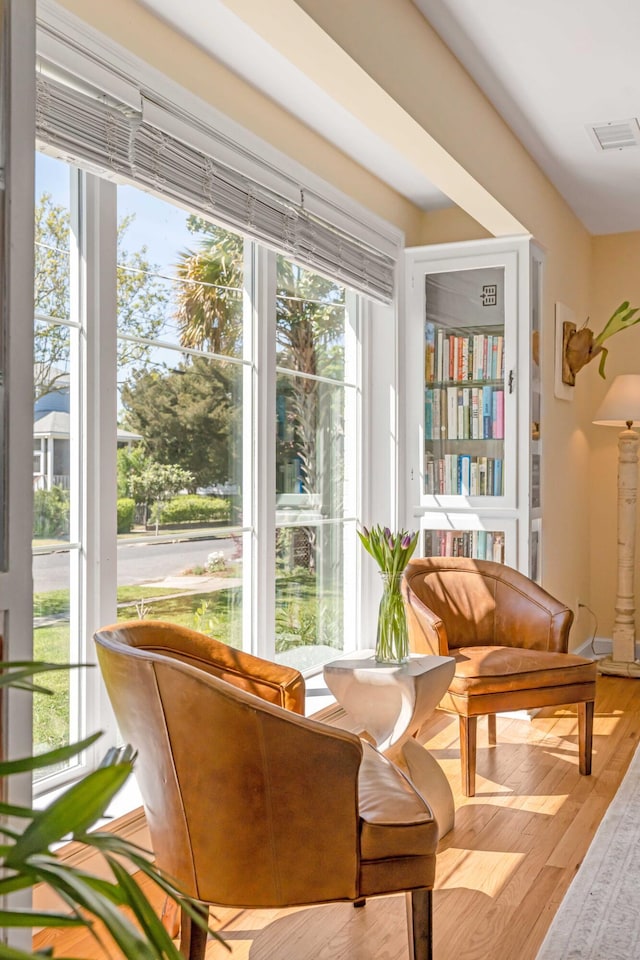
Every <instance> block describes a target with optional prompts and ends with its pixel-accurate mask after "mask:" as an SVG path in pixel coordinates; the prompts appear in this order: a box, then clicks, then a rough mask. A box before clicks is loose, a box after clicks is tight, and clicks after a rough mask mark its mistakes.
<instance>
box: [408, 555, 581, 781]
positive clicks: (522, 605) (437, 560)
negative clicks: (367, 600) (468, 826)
mask: <svg viewBox="0 0 640 960" xmlns="http://www.w3.org/2000/svg"><path fill="white" fill-rule="evenodd" d="M402 590H403V596H404V602H405V609H406V611H407V620H408V627H409V641H410V645H411V649H412V650H414V651H415V652H417V653H435V654H439V655H441V656H453V657H455V660H456V671H455V674H454V678H453V680H452V682H451V684H450V686H449V689H448V691H447V694H446V696H445V697H444V698H443V700H442V701H441V702H440V708H441V709H443V710H446V711H448V712H450V713H457V714H459V716H460V759H461V762H462V784H463V790H464V793H465V795H466V796H467V797H472V796H474V794H475V769H476V726H477V719H478V716H482V715H484V714H488V716H489V743H491V744H495V742H496V724H495V715H496V713H498V712H500V711H504V710H520V709H533V708H536V707H548V706H557V705H559V704H565V703H577V705H578V741H579V747H578V750H579V767H580V773H582V774H586V775H588V774H590V773H591V747H592V733H593V708H594V701H595V696H596V665H595V663H594V662H593V661H591V660H587V659H584V658H583V657H578V656H575V655H574V654H570V653H567V645H568V640H569V630H570V628H571V623H572V621H573V613H572V611H571V610H570V609H569V608H568V607H565V606H564V604H562V603H559V602H558V601H557V600H554V598H553V597H552V596H551V595H550V594H548V593H547V592H546V591H545V590H543V589H542V587H540V586H538V584H536V583H534V582H533V581H532V580H529V578H528V577H525V576H524V575H523V574H521V573H519V572H518V571H517V570H513V569H511V568H510V567H507V566H505V565H504V564H501V563H494V562H493V561H489V560H471V559H467V558H463V557H429V558H424V559H416V560H412V561H411V562H410V563H409V564H408V566H407V568H406V570H405V575H404V579H403V584H402Z"/></svg>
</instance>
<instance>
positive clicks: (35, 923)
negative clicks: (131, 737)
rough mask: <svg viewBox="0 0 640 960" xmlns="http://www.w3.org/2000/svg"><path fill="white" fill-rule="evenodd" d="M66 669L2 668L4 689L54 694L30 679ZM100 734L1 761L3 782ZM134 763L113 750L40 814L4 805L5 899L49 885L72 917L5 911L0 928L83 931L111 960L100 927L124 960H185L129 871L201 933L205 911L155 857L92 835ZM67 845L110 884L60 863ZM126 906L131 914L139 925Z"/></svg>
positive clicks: (1, 886)
mask: <svg viewBox="0 0 640 960" xmlns="http://www.w3.org/2000/svg"><path fill="white" fill-rule="evenodd" d="M66 669H69V667H68V666H66V665H60V664H48V663H42V662H33V661H21V662H18V661H13V662H0V689H2V688H3V687H4V688H6V687H14V688H16V689H21V690H25V691H28V692H30V693H34V692H39V693H45V694H48V693H50V691H49V690H48V689H47V688H46V687H44V686H42V685H41V684H40V683H36V682H34V680H33V678H34V677H35V676H36V675H38V674H42V673H46V672H48V671H51V670H66ZM100 735H101V734H99V733H97V734H94V735H93V736H91V737H88V738H86V739H85V740H83V741H81V742H79V743H75V744H71V745H69V746H65V747H60V748H58V749H55V750H51V751H49V752H47V753H43V754H40V755H39V756H27V757H22V758H18V759H14V760H0V780H4V778H5V777H9V776H13V775H16V774H20V773H26V772H30V771H32V770H36V769H40V768H43V767H46V766H49V765H50V764H53V763H59V762H61V761H64V760H68V759H69V758H71V757H74V756H77V755H78V754H80V753H81V752H82V751H83V750H85V749H86V748H87V747H88V746H90V745H91V744H92V743H94V742H95V741H96V740H97V739H98V737H100ZM134 759H135V758H134V754H133V751H132V749H131V748H130V747H129V746H126V747H122V748H120V749H113V750H110V751H108V753H107V755H106V757H105V759H104V761H103V763H102V765H101V766H100V767H98V769H97V770H94V771H93V772H92V773H89V774H87V775H86V776H84V777H83V778H82V779H81V780H79V781H77V782H76V783H74V784H73V785H72V786H70V787H69V788H68V789H67V790H65V791H64V793H62V794H61V795H60V796H59V797H57V798H56V799H55V800H54V801H53V802H52V803H50V804H49V805H48V806H47V807H45V808H44V809H42V810H36V809H34V808H33V807H21V806H17V805H15V804H12V803H6V802H1V803H0V816H1V817H2V822H1V823H0V833H1V834H2V841H1V842H0V897H1V896H3V895H6V894H10V893H15V892H17V891H20V890H26V889H28V888H31V887H34V886H35V885H36V884H40V883H44V884H46V885H47V886H48V887H50V888H51V889H52V890H53V891H54V892H55V893H56V894H57V895H58V897H59V898H60V899H61V900H62V901H63V903H64V904H65V905H66V907H67V910H68V912H65V911H59V912H54V911H46V912H38V911H35V910H31V909H26V908H25V909H21V908H16V909H6V910H0V927H14V928H15V927H23V928H24V927H78V926H84V927H86V928H87V929H88V930H89V931H90V932H91V933H92V934H93V935H94V936H95V938H96V939H97V940H98V941H99V942H101V943H103V945H104V947H105V957H106V956H109V955H110V951H109V949H108V944H104V942H103V934H102V933H100V932H98V929H97V928H98V927H99V926H101V927H102V928H103V930H105V931H106V932H107V933H108V934H109V935H110V937H111V938H112V940H113V942H114V943H115V944H116V945H117V946H118V947H119V949H120V950H121V952H122V954H123V955H124V956H125V957H128V958H131V960H182V957H181V954H180V953H179V951H178V949H177V947H176V946H175V944H174V943H173V941H172V939H171V936H170V934H169V933H168V931H167V930H166V929H165V927H164V926H163V924H162V922H161V920H160V919H159V918H158V917H157V915H156V912H155V910H154V908H153V906H152V905H151V903H150V902H149V901H148V900H147V898H146V896H145V895H144V893H143V892H142V890H141V889H140V887H139V886H138V884H137V883H136V881H135V879H134V878H133V877H132V876H131V874H130V872H129V869H127V867H129V868H130V869H133V870H135V871H140V872H141V873H143V874H145V875H146V876H147V877H149V878H150V879H151V880H153V882H154V883H156V884H157V885H158V887H159V888H160V889H161V890H162V891H163V892H164V894H165V895H166V896H167V897H168V898H169V900H170V901H173V902H175V903H176V904H178V906H179V907H184V909H185V910H186V911H187V912H188V913H189V915H190V916H191V917H192V918H193V920H194V921H195V922H196V923H197V924H198V925H199V926H201V927H202V928H207V926H208V925H207V920H206V915H205V914H203V912H202V906H201V904H200V903H198V902H197V901H195V900H192V899H191V898H189V897H185V896H184V895H183V894H182V893H181V891H180V890H179V889H178V888H177V887H176V885H175V884H174V883H173V881H172V880H171V878H170V877H167V876H166V875H165V874H164V873H162V871H160V870H158V868H157V867H156V866H155V865H154V863H153V860H152V856H151V854H150V853H148V852H147V851H145V850H143V849H142V848H140V847H138V846H136V845H135V844H132V843H130V842H128V841H126V840H122V839H121V838H120V837H118V836H116V835H115V834H111V833H107V832H103V831H102V830H100V831H92V827H93V826H94V825H95V824H96V823H97V821H98V820H100V819H101V818H102V817H103V816H104V813H105V810H106V809H107V807H108V805H109V803H110V801H111V800H112V798H113V797H114V796H115V795H116V793H117V792H118V790H119V789H120V788H121V787H122V785H123V784H124V782H125V781H126V780H127V778H128V777H129V776H130V775H131V773H132V771H133V763H134ZM69 838H71V839H73V840H77V841H79V842H81V843H83V844H86V845H87V846H90V847H93V848H94V849H96V850H98V851H99V852H100V854H101V855H102V857H103V859H104V862H105V864H106V866H107V867H108V871H109V875H110V876H109V879H102V878H101V877H98V876H94V875H92V874H90V873H88V872H87V871H85V870H82V869H79V868H76V867H74V866H72V865H69V864H67V863H63V862H61V861H59V860H58V859H57V858H56V856H55V853H54V852H53V849H52V848H53V847H54V845H55V844H57V843H60V842H61V841H63V840H67V839H69ZM121 907H128V908H129V911H130V912H131V913H132V914H133V917H134V918H135V921H136V922H135V923H134V922H132V921H131V920H130V919H129V918H128V917H127V916H126V915H125V913H124V912H123V911H122V910H121V909H120V908H121ZM96 921H99V923H96ZM210 932H212V931H210ZM214 936H217V934H214ZM218 939H219V938H218ZM36 955H41V954H36ZM32 956H34V954H32V953H30V952H29V953H26V952H25V951H23V950H19V949H15V948H12V947H8V946H6V945H4V944H2V943H0V958H1V960H24V958H28V957H32Z"/></svg>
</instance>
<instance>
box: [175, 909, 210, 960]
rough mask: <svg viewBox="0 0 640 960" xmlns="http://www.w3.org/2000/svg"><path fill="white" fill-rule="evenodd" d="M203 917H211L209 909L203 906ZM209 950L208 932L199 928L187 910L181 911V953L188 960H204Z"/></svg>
mask: <svg viewBox="0 0 640 960" xmlns="http://www.w3.org/2000/svg"><path fill="white" fill-rule="evenodd" d="M202 916H203V917H204V918H205V919H208V917H209V907H208V906H205V905H204V904H203V906H202ZM206 949H207V931H206V930H203V929H202V927H199V926H198V924H197V923H194V921H193V920H192V919H191V917H190V916H189V914H188V913H187V912H186V911H185V910H181V911H180V953H181V954H182V956H183V957H187V960H204V954H205V950H206Z"/></svg>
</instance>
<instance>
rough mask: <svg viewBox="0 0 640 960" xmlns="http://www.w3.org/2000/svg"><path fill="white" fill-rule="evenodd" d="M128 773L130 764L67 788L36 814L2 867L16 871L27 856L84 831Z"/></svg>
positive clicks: (98, 772)
mask: <svg viewBox="0 0 640 960" xmlns="http://www.w3.org/2000/svg"><path fill="white" fill-rule="evenodd" d="M131 770H132V766H131V764H130V763H123V764H117V765H115V766H110V767H99V768H98V769H97V770H94V771H93V773H90V774H88V775H87V776H86V777H84V778H83V779H82V780H79V781H78V782H77V783H75V784H74V785H73V786H71V787H69V789H68V790H67V791H66V792H65V793H63V794H62V795H61V796H60V797H58V799H57V800H54V801H53V803H51V804H50V805H49V806H48V807H46V808H45V809H44V810H42V811H39V812H38V814H37V815H36V816H35V817H34V819H33V821H32V822H31V823H30V824H29V826H28V827H27V829H26V830H25V831H24V833H23V834H22V836H21V837H20V839H19V840H18V841H17V843H16V844H15V846H14V848H13V850H12V851H11V852H10V853H9V855H8V856H7V857H6V859H5V866H6V867H8V868H10V869H17V867H18V865H19V864H20V863H23V862H24V861H25V860H27V859H28V858H29V857H30V856H32V855H33V854H35V853H41V852H42V851H44V850H48V849H49V846H50V845H51V844H52V843H56V842H57V841H59V840H62V838H63V837H65V836H67V835H68V834H69V833H71V834H73V833H75V832H76V831H78V832H84V831H86V829H87V828H88V827H89V826H91V825H92V824H94V823H95V822H96V820H99V819H100V817H102V816H103V815H104V811H105V810H106V808H107V807H108V806H109V803H110V802H111V799H112V798H113V797H114V796H115V795H116V793H117V792H118V790H119V789H120V788H121V787H122V785H123V784H124V783H125V781H126V780H127V778H128V777H129V775H130V773H131Z"/></svg>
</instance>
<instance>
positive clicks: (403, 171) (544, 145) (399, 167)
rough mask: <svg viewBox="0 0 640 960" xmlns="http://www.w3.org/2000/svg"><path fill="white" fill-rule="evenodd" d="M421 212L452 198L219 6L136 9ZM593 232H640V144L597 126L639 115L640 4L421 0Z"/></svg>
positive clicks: (171, 0) (161, 0)
mask: <svg viewBox="0 0 640 960" xmlns="http://www.w3.org/2000/svg"><path fill="white" fill-rule="evenodd" d="M140 2H141V3H142V4H143V5H144V6H146V7H148V8H149V9H151V10H152V11H153V12H154V13H155V14H156V15H157V16H159V17H161V18H162V19H164V20H165V21H166V22H168V23H169V24H171V26H172V27H173V28H174V29H175V30H176V31H178V32H181V33H183V34H184V35H185V36H187V37H189V39H191V40H192V41H194V42H195V43H197V44H198V45H199V46H200V47H202V48H203V49H205V50H206V51H207V52H209V53H211V54H212V55H213V56H215V57H216V58H217V59H219V60H220V61H222V62H223V63H225V64H226V65H227V66H229V67H230V68H231V69H232V70H234V72H236V73H238V74H240V75H241V76H243V77H244V78H245V79H246V80H247V81H248V82H249V83H251V84H252V85H253V86H256V87H258V88H259V89H261V90H263V91H264V92H265V93H266V94H267V96H269V97H271V98H272V99H274V100H275V101H277V102H279V103H281V104H282V105H283V106H284V107H285V108H286V109H287V110H289V111H290V112H291V113H292V114H294V115H295V116H297V117H299V118H300V119H301V120H302V121H304V123H306V124H307V125H308V126H310V127H312V128H313V129H315V130H316V131H317V132H318V133H319V134H321V135H322V136H323V137H325V138H326V139H327V140H329V141H331V142H333V143H334V144H335V145H336V146H338V147H339V148H340V149H342V150H343V151H344V152H345V153H347V154H348V155H349V156H351V157H353V158H354V159H355V160H357V161H358V162H359V163H360V164H362V166H364V167H365V168H366V169H369V170H371V172H373V173H374V174H376V175H377V176H378V177H380V178H381V179H382V180H383V181H385V182H386V183H389V184H390V185H391V186H392V187H394V188H395V189H396V190H398V191H399V192H400V193H402V194H403V195H405V196H407V197H408V198H409V199H410V200H412V201H413V202H414V203H417V204H418V205H419V206H421V207H422V208H423V209H434V208H435V207H441V206H446V205H447V204H448V202H449V201H448V200H447V198H446V197H445V196H444V195H443V194H442V193H441V192H440V191H439V190H437V189H436V188H435V187H434V186H433V184H431V183H430V182H429V180H428V179H427V178H426V177H425V175H424V173H423V172H422V171H420V170H417V169H416V168H415V167H414V166H412V164H411V163H410V162H409V161H408V159H407V157H406V156H403V155H402V154H401V153H400V151H396V150H395V149H394V147H393V146H392V145H391V144H390V143H388V142H386V141H384V139H383V138H382V137H379V136H377V135H376V134H374V133H372V132H371V131H370V130H369V129H367V127H366V126H365V125H364V124H363V123H362V122H360V121H359V120H357V119H356V118H354V117H353V116H352V115H351V114H350V113H348V112H347V111H346V110H345V109H344V108H343V107H341V106H340V105H337V104H336V103H335V102H334V101H333V100H332V99H331V98H330V97H329V95H328V94H327V93H326V92H325V91H324V90H323V89H321V87H320V86H319V85H316V84H315V83H314V82H313V81H312V80H310V79H309V78H308V77H307V76H305V74H304V73H303V71H302V70H300V69H298V68H297V67H295V66H294V65H293V64H292V63H291V62H290V61H289V60H287V59H286V58H285V57H284V56H283V55H282V54H280V53H278V52H277V51H276V50H274V49H273V48H272V47H270V46H269V45H268V44H267V43H266V42H265V41H264V40H263V39H262V38H261V37H260V36H259V35H258V34H257V33H254V32H253V31H252V30H251V29H250V28H249V27H248V26H247V25H246V24H245V23H243V22H242V21H241V20H240V19H239V18H238V17H236V16H235V15H234V14H233V13H232V12H231V11H230V10H229V8H228V7H226V6H225V5H224V2H223V0H207V4H206V7H207V16H206V17H203V15H202V10H203V0H181V2H180V3H179V4H177V3H176V2H175V0H140ZM413 2H414V3H415V4H416V6H417V7H418V8H419V9H420V10H421V11H422V12H423V13H424V15H425V16H426V17H427V19H428V20H429V22H430V23H431V24H432V26H433V27H434V29H436V31H437V32H438V33H439V34H440V36H441V37H442V39H443V40H444V42H445V43H446V44H447V46H448V47H449V48H450V49H451V50H452V51H453V53H454V54H455V55H456V56H457V58H458V59H459V60H460V61H461V63H462V64H463V65H464V66H465V67H466V69H467V70H468V72H469V73H470V74H471V76H472V77H473V78H474V80H475V81H476V82H477V84H478V85H479V86H480V87H481V89H482V90H483V91H484V92H485V94H486V96H487V97H488V98H489V99H490V100H491V101H492V102H493V104H494V105H495V107H496V109H497V110H498V111H499V112H500V113H501V114H502V116H503V117H504V119H505V120H506V122H507V123H508V124H509V126H510V127H511V128H512V129H513V131H514V132H515V133H516V135H517V136H518V137H519V139H520V140H521V141H522V143H523V144H524V146H525V147H526V148H527V150H528V151H529V153H530V154H531V155H532V156H533V157H534V159H535V160H536V161H537V163H538V164H539V165H540V166H541V167H542V169H543V170H544V171H545V172H546V174H547V176H548V177H549V179H550V180H551V181H552V182H553V183H554V184H555V186H556V188H557V189H558V191H559V192H560V193H561V194H562V195H563V196H564V197H565V199H566V200H567V202H568V203H569V205H570V206H571V207H572V208H573V210H574V211H575V213H576V214H577V216H578V217H579V218H580V219H581V220H582V221H583V223H584V224H585V226H586V227H587V229H588V230H589V231H590V232H591V233H594V234H599V233H614V232H622V231H627V230H638V229H640V146H636V147H633V148H628V149H623V150H610V151H606V152H604V151H602V150H601V149H600V148H599V147H597V146H596V145H595V143H594V138H593V135H592V134H591V133H590V128H591V127H592V125H593V124H602V123H607V122H609V121H613V122H619V121H622V120H630V119H632V118H636V117H640V66H639V63H638V61H639V60H640V57H639V55H638V54H639V50H640V43H639V40H640V0H535V2H533V0H413Z"/></svg>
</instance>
